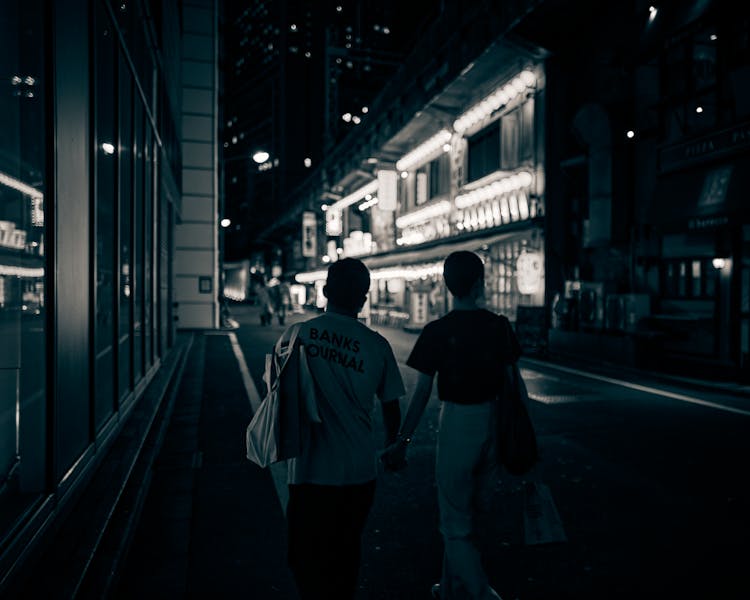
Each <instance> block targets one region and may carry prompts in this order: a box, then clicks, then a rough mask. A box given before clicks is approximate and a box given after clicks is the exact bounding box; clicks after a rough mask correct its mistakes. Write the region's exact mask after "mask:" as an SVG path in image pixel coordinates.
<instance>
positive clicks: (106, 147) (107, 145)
mask: <svg viewBox="0 0 750 600" xmlns="http://www.w3.org/2000/svg"><path fill="white" fill-rule="evenodd" d="M102 150H104V154H114V153H115V147H114V146H113V145H112V144H110V143H109V142H104V143H103V144H102Z"/></svg>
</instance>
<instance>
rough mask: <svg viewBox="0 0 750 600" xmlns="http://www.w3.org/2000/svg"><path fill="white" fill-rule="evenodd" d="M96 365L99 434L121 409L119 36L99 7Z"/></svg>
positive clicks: (98, 5) (96, 98)
mask: <svg viewBox="0 0 750 600" xmlns="http://www.w3.org/2000/svg"><path fill="white" fill-rule="evenodd" d="M96 7H97V10H96V44H97V51H96V54H95V56H96V70H95V75H96V80H95V88H94V89H95V97H94V102H95V108H96V113H95V114H96V135H97V137H98V139H99V140H100V141H99V144H98V145H99V147H100V148H101V150H102V151H101V152H97V154H96V197H95V202H96V213H95V214H96V325H95V330H94V339H95V349H96V364H95V370H94V380H95V404H94V417H95V423H96V428H97V430H98V429H99V428H100V427H102V425H103V424H104V423H106V421H107V419H108V418H109V417H110V416H111V415H112V413H113V412H114V410H115V391H114V390H115V387H114V386H115V378H114V366H115V365H114V360H115V354H114V347H113V342H114V333H115V332H114V327H115V324H114V314H115V304H114V291H115V278H114V273H115V240H116V238H115V236H114V235H113V232H114V226H115V212H114V209H115V206H116V204H115V202H116V199H117V192H116V189H115V181H116V179H115V172H116V168H117V162H116V161H117V157H116V156H115V147H114V144H112V143H111V141H110V140H113V139H114V137H115V75H116V70H115V51H116V47H115V39H114V38H115V36H114V32H113V27H112V23H111V22H110V19H109V15H108V14H107V11H106V9H105V7H104V5H103V4H102V3H101V2H97V3H96Z"/></svg>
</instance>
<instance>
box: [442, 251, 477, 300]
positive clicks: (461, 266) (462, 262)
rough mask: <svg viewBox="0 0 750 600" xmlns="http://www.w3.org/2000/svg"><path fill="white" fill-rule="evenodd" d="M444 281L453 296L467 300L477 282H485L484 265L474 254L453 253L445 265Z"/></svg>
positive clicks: (464, 252) (467, 252)
mask: <svg viewBox="0 0 750 600" xmlns="http://www.w3.org/2000/svg"><path fill="white" fill-rule="evenodd" d="M443 279H444V280H445V285H447V286H448V290H449V291H450V293H451V294H453V295H454V296H455V297H456V298H465V297H466V296H468V295H469V292H470V291H471V288H472V286H473V285H474V284H475V283H476V282H477V281H484V263H483V262H482V259H481V258H479V256H477V255H476V254H474V253H473V252H469V251H467V250H458V251H457V252H451V253H450V254H449V255H448V258H446V259H445V262H444V263H443Z"/></svg>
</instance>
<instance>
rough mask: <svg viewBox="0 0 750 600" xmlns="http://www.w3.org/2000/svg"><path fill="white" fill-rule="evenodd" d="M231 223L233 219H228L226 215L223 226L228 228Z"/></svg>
mask: <svg viewBox="0 0 750 600" xmlns="http://www.w3.org/2000/svg"><path fill="white" fill-rule="evenodd" d="M231 224H232V221H231V220H229V219H227V218H226V217H224V218H223V219H222V220H221V226H222V227H223V228H224V229H226V228H227V227H229V226H230V225H231Z"/></svg>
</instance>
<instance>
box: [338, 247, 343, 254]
mask: <svg viewBox="0 0 750 600" xmlns="http://www.w3.org/2000/svg"><path fill="white" fill-rule="evenodd" d="M343 253H344V249H343V248H336V254H343Z"/></svg>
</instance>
